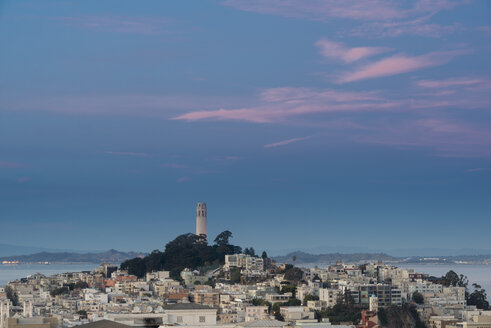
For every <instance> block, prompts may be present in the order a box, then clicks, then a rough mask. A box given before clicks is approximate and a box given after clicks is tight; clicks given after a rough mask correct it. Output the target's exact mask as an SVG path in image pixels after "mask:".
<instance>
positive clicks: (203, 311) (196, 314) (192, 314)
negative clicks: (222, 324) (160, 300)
mask: <svg viewBox="0 0 491 328" xmlns="http://www.w3.org/2000/svg"><path fill="white" fill-rule="evenodd" d="M164 310H165V313H166V314H167V324H172V325H175V324H177V325H180V326H214V325H216V324H217V309H214V308H211V307H208V306H204V305H200V304H195V303H177V304H171V305H166V306H165V307H164Z"/></svg>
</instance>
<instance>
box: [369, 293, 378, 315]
mask: <svg viewBox="0 0 491 328" xmlns="http://www.w3.org/2000/svg"><path fill="white" fill-rule="evenodd" d="M368 306H369V307H368V309H369V311H373V312H378V297H377V296H375V295H372V296H370V298H369V303H368Z"/></svg>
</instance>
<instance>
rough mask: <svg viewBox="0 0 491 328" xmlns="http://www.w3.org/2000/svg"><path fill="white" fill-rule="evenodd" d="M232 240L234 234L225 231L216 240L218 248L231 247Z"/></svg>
mask: <svg viewBox="0 0 491 328" xmlns="http://www.w3.org/2000/svg"><path fill="white" fill-rule="evenodd" d="M230 238H232V233H231V232H230V231H228V230H225V231H223V232H221V233H219V234H218V236H217V237H216V238H215V244H216V245H217V246H224V245H229V240H230Z"/></svg>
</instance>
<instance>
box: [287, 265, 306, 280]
mask: <svg viewBox="0 0 491 328" xmlns="http://www.w3.org/2000/svg"><path fill="white" fill-rule="evenodd" d="M284 278H285V280H289V281H292V282H298V281H300V280H302V278H303V271H302V269H300V268H296V267H293V268H291V269H288V270H286V271H285V277H284Z"/></svg>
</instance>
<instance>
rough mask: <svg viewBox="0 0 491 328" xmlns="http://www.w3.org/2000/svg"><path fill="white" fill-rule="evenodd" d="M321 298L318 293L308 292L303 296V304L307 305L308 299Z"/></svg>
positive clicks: (315, 299)
mask: <svg viewBox="0 0 491 328" xmlns="http://www.w3.org/2000/svg"><path fill="white" fill-rule="evenodd" d="M318 300H319V296H317V295H312V294H307V295H305V297H304V298H303V304H304V305H307V302H308V301H318Z"/></svg>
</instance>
